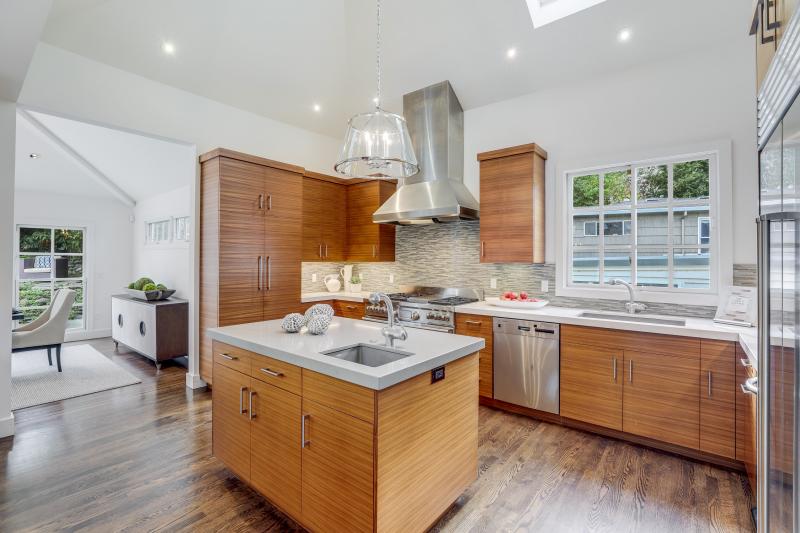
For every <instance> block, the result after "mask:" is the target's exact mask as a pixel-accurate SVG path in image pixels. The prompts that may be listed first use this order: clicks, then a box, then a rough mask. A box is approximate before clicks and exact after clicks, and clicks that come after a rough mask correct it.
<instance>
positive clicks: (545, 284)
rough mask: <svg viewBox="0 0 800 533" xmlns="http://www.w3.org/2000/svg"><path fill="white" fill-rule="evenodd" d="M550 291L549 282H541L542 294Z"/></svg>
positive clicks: (544, 280)
mask: <svg viewBox="0 0 800 533" xmlns="http://www.w3.org/2000/svg"><path fill="white" fill-rule="evenodd" d="M549 290H550V281H549V280H546V279H543V280H542V292H547V291H549Z"/></svg>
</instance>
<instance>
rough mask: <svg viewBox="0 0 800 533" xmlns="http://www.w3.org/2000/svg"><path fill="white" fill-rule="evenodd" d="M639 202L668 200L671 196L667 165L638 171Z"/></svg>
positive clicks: (643, 168) (642, 168)
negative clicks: (658, 199) (668, 196)
mask: <svg viewBox="0 0 800 533" xmlns="http://www.w3.org/2000/svg"><path fill="white" fill-rule="evenodd" d="M636 183H637V184H638V187H639V191H638V197H639V200H646V199H654V198H656V199H657V198H666V197H667V195H668V194H669V175H668V173H667V166H666V165H659V166H653V167H641V168H638V169H637V170H636Z"/></svg>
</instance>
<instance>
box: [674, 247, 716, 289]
mask: <svg viewBox="0 0 800 533" xmlns="http://www.w3.org/2000/svg"><path fill="white" fill-rule="evenodd" d="M709 255H710V254H709V250H708V248H702V249H698V248H676V249H675V250H674V251H673V253H672V269H673V275H672V286H673V287H676V288H678V289H708V288H709V287H711V267H710V261H709Z"/></svg>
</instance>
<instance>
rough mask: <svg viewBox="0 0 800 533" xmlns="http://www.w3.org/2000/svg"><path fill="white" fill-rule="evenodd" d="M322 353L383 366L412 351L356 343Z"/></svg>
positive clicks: (367, 364) (346, 359) (343, 359)
mask: <svg viewBox="0 0 800 533" xmlns="http://www.w3.org/2000/svg"><path fill="white" fill-rule="evenodd" d="M322 355H327V356H329V357H335V358H336V359H341V360H342V361H350V362H351V363H358V364H359V365H364V366H383V365H385V364H388V363H393V362H395V361H399V360H400V359H403V358H405V357H408V356H410V355H414V354H412V353H411V352H404V351H402V350H397V349H395V348H389V347H387V346H376V345H374V344H354V345H352V346H346V347H344V348H336V349H334V350H328V351H326V352H322Z"/></svg>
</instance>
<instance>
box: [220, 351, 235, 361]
mask: <svg viewBox="0 0 800 533" xmlns="http://www.w3.org/2000/svg"><path fill="white" fill-rule="evenodd" d="M219 356H220V357H222V358H223V359H227V360H228V361H236V360H237V359H239V358H238V357H233V356H232V355H228V354H226V353H221V354H219Z"/></svg>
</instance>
